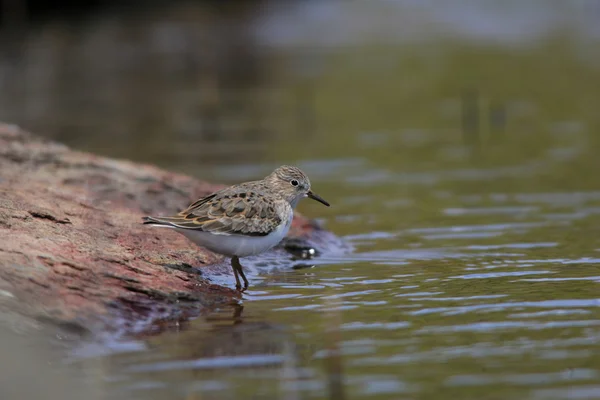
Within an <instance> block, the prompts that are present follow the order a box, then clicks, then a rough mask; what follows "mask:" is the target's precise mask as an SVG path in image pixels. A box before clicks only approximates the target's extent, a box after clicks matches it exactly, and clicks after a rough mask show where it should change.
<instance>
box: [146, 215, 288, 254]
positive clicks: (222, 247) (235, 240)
mask: <svg viewBox="0 0 600 400" xmlns="http://www.w3.org/2000/svg"><path fill="white" fill-rule="evenodd" d="M291 222H292V220H291V218H290V221H289V222H288V223H287V224H282V225H280V226H279V227H278V228H277V229H276V230H274V231H273V232H271V233H269V234H268V235H265V236H243V235H230V234H214V233H208V232H202V231H199V230H194V229H181V228H174V227H170V226H165V225H155V226H160V227H166V228H171V229H175V230H176V231H177V232H179V233H181V234H182V235H184V236H185V237H187V238H188V239H189V240H191V241H192V242H194V243H195V244H197V245H198V246H202V247H205V248H207V249H208V250H210V251H212V252H215V253H219V254H222V255H224V256H228V257H232V256H238V257H247V256H252V255H255V254H260V253H263V252H265V251H267V250H269V249H270V248H272V247H274V246H276V245H277V244H278V243H279V242H281V240H282V239H283V238H284V237H285V235H287V233H288V231H289V230H290V225H291Z"/></svg>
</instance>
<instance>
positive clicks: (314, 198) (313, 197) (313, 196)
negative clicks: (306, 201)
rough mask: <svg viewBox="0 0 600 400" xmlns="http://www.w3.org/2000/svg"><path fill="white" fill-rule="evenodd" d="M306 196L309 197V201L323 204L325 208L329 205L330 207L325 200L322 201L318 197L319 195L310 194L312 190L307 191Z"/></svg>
mask: <svg viewBox="0 0 600 400" xmlns="http://www.w3.org/2000/svg"><path fill="white" fill-rule="evenodd" d="M306 195H307V196H308V197H310V198H311V199H313V200H316V201H318V202H319V203H321V204H325V205H326V206H327V207H329V205H330V204H329V203H328V202H326V201H325V199H323V198H322V197H321V196H319V195H317V194H314V193H313V192H312V190H309V191H308V193H306Z"/></svg>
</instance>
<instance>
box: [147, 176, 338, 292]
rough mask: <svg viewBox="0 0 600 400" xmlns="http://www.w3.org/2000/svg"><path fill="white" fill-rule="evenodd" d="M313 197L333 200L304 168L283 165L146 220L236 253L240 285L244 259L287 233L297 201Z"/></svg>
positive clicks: (228, 253)
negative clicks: (318, 190) (323, 195)
mask: <svg viewBox="0 0 600 400" xmlns="http://www.w3.org/2000/svg"><path fill="white" fill-rule="evenodd" d="M305 197H310V198H311V199H314V200H316V201H318V202H320V203H323V204H325V205H326V206H327V207H329V203H328V202H326V201H325V200H323V199H322V198H321V197H320V196H317V195H316V194H314V193H313V192H312V191H311V189H310V180H309V179H308V177H307V176H306V174H305V173H304V172H302V171H301V170H300V169H299V168H296V167H291V166H287V165H284V166H281V167H279V168H277V169H276V170H275V171H273V172H272V173H271V174H270V175H268V176H267V177H265V178H264V179H262V180H260V181H253V182H245V183H240V184H239V185H234V186H230V187H228V188H225V189H222V190H219V191H218V192H215V193H213V194H211V195H209V196H206V197H204V198H202V199H200V200H198V201H196V202H195V203H193V204H191V205H190V206H189V207H188V208H186V209H185V210H183V211H182V212H180V213H179V214H177V215H175V216H173V217H144V224H149V225H154V226H159V227H166V228H171V229H175V231H177V232H179V233H181V234H182V235H184V236H185V237H187V238H188V239H189V240H191V241H192V242H194V243H196V244H197V245H199V246H202V247H205V248H207V249H208V250H210V251H213V252H215V253H219V254H222V255H224V256H227V257H231V267H232V269H233V274H234V276H235V283H236V288H237V289H238V290H241V288H242V285H241V283H240V278H239V276H238V274H239V275H241V277H242V279H243V280H244V289H246V288H248V279H246V275H245V274H244V271H243V270H242V265H241V264H240V257H246V256H251V255H255V254H260V253H262V252H264V251H267V250H269V249H270V248H272V247H273V246H275V245H277V244H278V243H279V242H280V241H281V240H282V239H283V238H284V237H285V235H286V234H287V232H288V230H289V229H290V226H291V224H292V219H293V217H294V209H295V208H296V205H297V204H298V202H299V201H300V200H301V199H303V198H305Z"/></svg>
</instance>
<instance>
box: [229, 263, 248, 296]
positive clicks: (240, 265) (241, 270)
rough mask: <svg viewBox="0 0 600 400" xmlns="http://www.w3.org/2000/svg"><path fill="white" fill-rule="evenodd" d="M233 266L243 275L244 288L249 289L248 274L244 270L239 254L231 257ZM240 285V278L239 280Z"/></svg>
mask: <svg viewBox="0 0 600 400" xmlns="http://www.w3.org/2000/svg"><path fill="white" fill-rule="evenodd" d="M231 266H232V267H233V268H237V272H239V274H240V275H241V276H242V279H243V280H244V290H246V289H248V279H246V275H245V274H244V270H243V269H242V264H240V259H239V257H237V256H234V257H232V258H231ZM237 282H238V285H239V282H240V281H239V280H238V281H237ZM240 287H241V286H236V288H238V289H239V288H240Z"/></svg>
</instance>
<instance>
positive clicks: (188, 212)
mask: <svg viewBox="0 0 600 400" xmlns="http://www.w3.org/2000/svg"><path fill="white" fill-rule="evenodd" d="M276 202H277V199H275V198H273V197H270V196H266V195H265V194H264V193H263V192H261V191H258V190H256V189H252V188H248V187H245V186H243V185H239V186H234V187H231V188H227V189H224V190H221V191H219V192H216V193H213V194H211V195H209V196H207V197H204V198H202V199H200V200H198V201H196V202H194V203H192V204H191V205H190V206H189V207H188V208H186V209H185V210H183V211H182V212H180V213H179V214H177V215H175V216H173V217H148V218H147V219H146V220H145V223H148V224H153V223H154V224H159V225H168V226H172V227H175V228H181V229H196V230H201V231H204V232H211V233H215V234H243V235H251V236H265V235H268V234H269V233H270V232H271V231H273V230H275V229H276V228H277V227H278V226H279V225H280V224H281V221H282V218H281V216H280V214H279V213H278V212H277V204H276Z"/></svg>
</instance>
